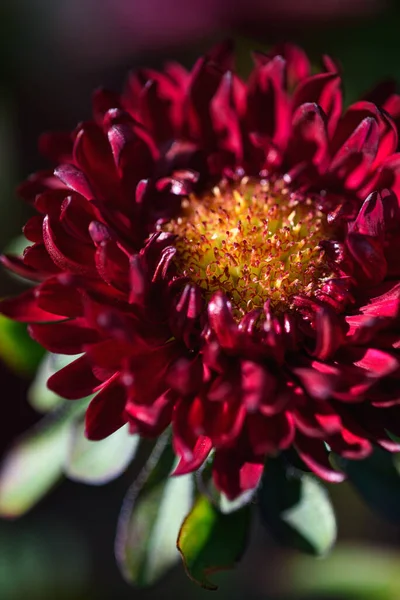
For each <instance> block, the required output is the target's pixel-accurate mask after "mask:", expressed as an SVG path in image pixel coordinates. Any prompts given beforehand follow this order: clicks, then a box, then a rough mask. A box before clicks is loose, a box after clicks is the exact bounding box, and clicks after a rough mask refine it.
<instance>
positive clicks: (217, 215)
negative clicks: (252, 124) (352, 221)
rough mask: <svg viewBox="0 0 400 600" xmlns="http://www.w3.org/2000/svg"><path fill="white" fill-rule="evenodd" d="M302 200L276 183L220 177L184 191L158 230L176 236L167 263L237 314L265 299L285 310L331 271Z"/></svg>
mask: <svg viewBox="0 0 400 600" xmlns="http://www.w3.org/2000/svg"><path fill="white" fill-rule="evenodd" d="M329 229H330V228H329V226H328V224H327V222H326V218H325V216H324V215H323V214H322V213H321V212H320V211H318V210H317V209H316V207H315V203H314V202H313V201H312V200H311V199H310V198H305V199H300V200H299V199H296V198H295V197H294V195H293V194H291V193H290V191H289V190H288V189H287V188H286V187H285V185H284V182H283V181H279V182H278V183H275V184H274V185H270V184H269V183H268V182H266V181H253V180H250V179H248V178H243V179H242V180H241V182H240V183H238V184H234V185H233V184H230V183H228V182H225V181H223V182H222V183H221V184H219V185H218V186H216V187H214V188H213V189H212V190H211V191H210V192H207V193H206V194H204V195H202V196H199V197H198V196H195V195H192V196H189V197H187V198H185V199H184V200H183V202H182V210H181V213H180V215H179V217H177V218H176V219H174V220H171V221H170V222H169V223H167V224H166V225H164V226H163V230H165V231H169V232H171V233H174V234H176V235H177V236H178V238H177V241H176V249H177V253H176V255H175V257H174V260H175V265H176V267H177V269H178V272H179V273H180V274H181V275H185V276H187V277H189V278H190V279H191V280H192V281H193V282H195V283H196V284H197V285H199V286H200V287H201V288H202V289H203V290H204V292H205V296H206V298H207V299H208V298H209V297H210V296H211V295H212V294H213V293H214V292H216V291H217V290H222V291H223V292H224V293H226V295H227V296H228V297H229V299H230V301H231V302H232V305H233V308H234V311H235V313H236V314H237V316H240V315H242V314H244V313H246V312H247V311H249V310H251V309H253V308H262V307H263V305H264V303H265V302H266V301H267V300H269V301H270V303H271V306H272V307H273V308H274V309H275V310H276V311H278V312H280V311H283V310H288V309H290V307H291V304H292V299H293V297H294V296H295V295H297V294H305V295H307V296H310V295H313V294H314V292H315V291H316V290H317V289H318V288H319V287H320V285H321V283H322V282H323V281H324V280H326V279H328V278H330V277H332V275H333V273H332V271H331V269H330V268H329V267H328V265H327V264H326V261H325V259H324V251H323V250H322V248H321V247H320V245H319V242H320V241H321V240H322V239H325V238H327V237H329V236H328V233H329Z"/></svg>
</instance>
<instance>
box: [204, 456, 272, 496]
mask: <svg viewBox="0 0 400 600" xmlns="http://www.w3.org/2000/svg"><path fill="white" fill-rule="evenodd" d="M263 470H264V462H263V461H262V460H257V459H254V460H251V461H250V460H246V459H245V458H243V457H241V456H240V455H238V454H237V453H235V451H234V450H232V451H229V450H217V452H216V453H215V457H214V462H213V479H214V483H215V485H216V487H217V488H218V489H219V490H221V492H223V493H224V494H225V495H226V496H227V497H228V498H229V499H230V500H234V499H235V498H237V497H238V496H240V495H241V494H242V493H243V492H245V491H247V490H252V489H254V488H256V487H257V485H258V484H259V482H260V479H261V475H262V472H263Z"/></svg>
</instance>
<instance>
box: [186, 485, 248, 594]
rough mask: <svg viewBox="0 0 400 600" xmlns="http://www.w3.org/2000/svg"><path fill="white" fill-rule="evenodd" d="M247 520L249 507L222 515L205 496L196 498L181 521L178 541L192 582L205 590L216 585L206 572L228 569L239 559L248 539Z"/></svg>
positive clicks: (211, 588) (213, 588) (212, 588)
mask: <svg viewBox="0 0 400 600" xmlns="http://www.w3.org/2000/svg"><path fill="white" fill-rule="evenodd" d="M249 520H250V507H249V506H246V507H244V508H242V509H241V510H238V511H236V512H234V513H230V514H222V513H221V512H220V511H218V510H217V509H216V508H215V506H214V505H213V504H212V503H211V502H210V501H209V500H208V499H207V498H206V497H205V496H199V497H198V499H197V501H196V503H195V505H194V507H193V509H192V510H191V512H190V513H189V514H188V516H187V517H186V519H185V520H184V522H183V524H182V527H181V530H180V532H179V537H178V542H177V546H178V550H179V552H180V553H181V555H182V558H183V562H184V565H185V569H186V571H187V573H188V575H189V577H190V578H191V579H193V581H195V582H196V583H198V584H200V585H201V586H202V587H204V588H206V589H208V590H216V589H217V588H218V586H217V585H216V584H215V583H213V582H212V581H210V580H209V579H208V575H209V574H210V573H213V572H215V571H221V570H225V569H229V568H231V567H232V566H233V565H234V564H235V563H236V562H237V561H238V560H239V559H240V557H241V556H242V554H243V551H244V548H245V546H246V542H247V532H248V527H249Z"/></svg>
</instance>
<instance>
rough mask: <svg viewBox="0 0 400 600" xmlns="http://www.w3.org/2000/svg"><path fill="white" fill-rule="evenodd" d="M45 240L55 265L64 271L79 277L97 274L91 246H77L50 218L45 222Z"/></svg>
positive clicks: (46, 218)
mask: <svg viewBox="0 0 400 600" xmlns="http://www.w3.org/2000/svg"><path fill="white" fill-rule="evenodd" d="M43 239H44V243H45V246H46V249H47V251H48V253H49V255H50V256H51V258H52V260H53V261H54V263H55V264H56V265H57V266H58V267H59V268H60V269H62V270H63V271H67V272H72V273H76V274H78V275H93V273H94V272H95V263H94V251H93V248H92V247H91V246H89V245H87V246H86V245H84V244H77V242H76V240H74V239H73V238H70V237H69V236H68V235H67V234H66V233H65V232H64V231H63V230H62V228H61V227H60V225H59V224H58V223H57V222H55V221H51V220H50V218H49V217H48V216H46V217H45V218H44V220H43Z"/></svg>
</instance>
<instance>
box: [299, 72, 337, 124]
mask: <svg viewBox="0 0 400 600" xmlns="http://www.w3.org/2000/svg"><path fill="white" fill-rule="evenodd" d="M306 102H312V103H315V104H318V105H319V106H320V107H321V108H322V110H323V111H324V113H325V115H326V117H327V128H328V133H329V135H330V136H332V134H333V132H334V131H335V128H336V125H337V123H338V121H339V117H340V115H341V113H342V92H341V89H340V77H339V75H338V74H337V73H331V72H329V73H318V74H317V75H313V76H311V77H308V78H307V79H303V80H302V81H301V82H300V83H299V85H298V86H297V88H296V90H295V93H294V96H293V110H295V109H296V108H297V107H298V106H300V105H301V104H305V103H306Z"/></svg>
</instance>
